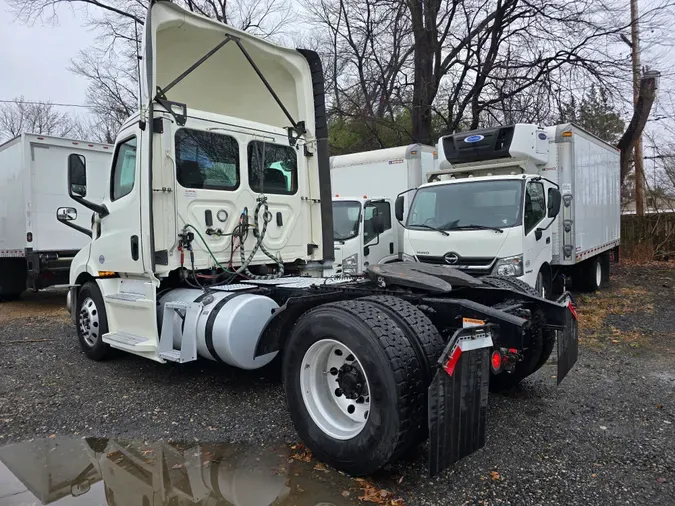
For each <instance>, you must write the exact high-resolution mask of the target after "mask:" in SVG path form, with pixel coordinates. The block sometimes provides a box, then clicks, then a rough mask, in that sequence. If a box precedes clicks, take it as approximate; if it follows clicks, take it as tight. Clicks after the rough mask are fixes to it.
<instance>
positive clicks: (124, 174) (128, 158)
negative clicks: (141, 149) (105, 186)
mask: <svg viewBox="0 0 675 506" xmlns="http://www.w3.org/2000/svg"><path fill="white" fill-rule="evenodd" d="M135 181H136V137H132V138H131V139H128V140H126V141H124V142H123V143H121V144H119V145H118V146H117V152H116V153H115V163H114V165H113V173H112V184H111V188H110V200H113V201H114V200H117V199H121V198H122V197H124V196H125V195H128V194H129V193H131V190H133V189H134V183H135Z"/></svg>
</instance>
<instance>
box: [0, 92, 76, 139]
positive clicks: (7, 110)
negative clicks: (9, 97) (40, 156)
mask: <svg viewBox="0 0 675 506" xmlns="http://www.w3.org/2000/svg"><path fill="white" fill-rule="evenodd" d="M76 127H77V120H76V119H75V118H73V117H71V116H69V115H68V114H66V113H61V112H59V111H58V110H57V108H56V107H55V106H54V105H52V104H49V103H47V102H26V101H25V100H24V98H23V97H19V98H16V99H14V101H13V102H10V103H4V104H0V140H3V139H4V140H6V139H11V138H13V137H16V136H17V135H20V134H22V133H33V134H43V135H54V136H57V137H66V136H68V135H71V134H72V133H73V131H74V130H75V129H76Z"/></svg>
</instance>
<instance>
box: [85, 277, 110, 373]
mask: <svg viewBox="0 0 675 506" xmlns="http://www.w3.org/2000/svg"><path fill="white" fill-rule="evenodd" d="M107 332H108V318H107V316H106V313H105V305H104V304H103V296H102V295H101V290H99V288H98V285H97V284H96V282H95V281H88V282H87V283H85V284H84V285H83V286H82V288H81V289H80V292H79V293H78V295H77V337H78V339H79V341H80V346H81V347H82V351H84V354H85V355H87V357H89V358H90V359H92V360H104V359H105V358H107V357H108V356H109V355H110V352H111V348H110V345H108V344H107V343H104V342H103V334H106V333H107Z"/></svg>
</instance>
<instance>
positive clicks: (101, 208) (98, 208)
mask: <svg viewBox="0 0 675 506" xmlns="http://www.w3.org/2000/svg"><path fill="white" fill-rule="evenodd" d="M70 198H72V199H73V200H74V201H75V202H77V203H78V204H82V205H83V206H84V207H86V208H87V209H91V210H92V211H94V212H95V213H98V214H99V215H100V216H101V218H105V217H106V216H108V215H109V214H110V212H109V211H108V208H107V207H106V206H105V205H103V204H94V203H93V202H89V201H88V200H85V199H83V198H82V197H78V196H77V195H71V196H70Z"/></svg>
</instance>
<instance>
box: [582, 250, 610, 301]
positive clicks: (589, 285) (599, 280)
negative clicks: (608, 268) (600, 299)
mask: <svg viewBox="0 0 675 506" xmlns="http://www.w3.org/2000/svg"><path fill="white" fill-rule="evenodd" d="M580 267H581V269H580V271H581V272H580V275H581V279H582V280H583V281H582V284H583V286H582V288H583V290H584V291H586V292H596V291H598V290H599V289H600V287H601V286H602V285H603V283H604V280H605V276H604V269H603V267H602V261H601V258H600V256H599V255H598V256H594V257H593V258H589V259H588V260H586V261H585V262H583V263H582V264H581V265H580Z"/></svg>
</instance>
